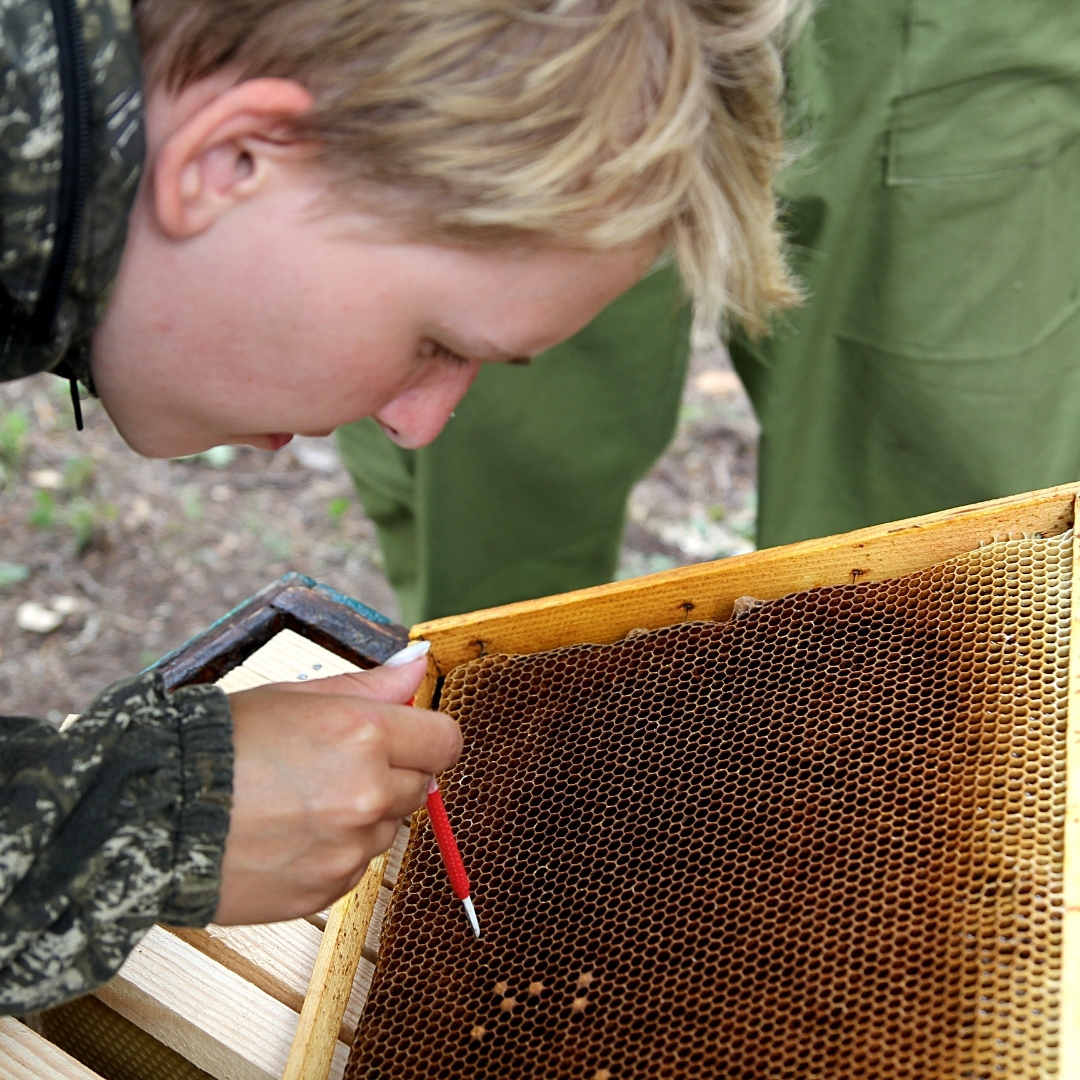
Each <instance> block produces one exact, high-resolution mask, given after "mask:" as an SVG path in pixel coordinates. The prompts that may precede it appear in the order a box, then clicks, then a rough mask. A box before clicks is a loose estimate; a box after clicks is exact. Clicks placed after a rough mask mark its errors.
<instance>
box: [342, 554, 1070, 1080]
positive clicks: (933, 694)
mask: <svg viewBox="0 0 1080 1080" xmlns="http://www.w3.org/2000/svg"><path fill="white" fill-rule="evenodd" d="M1071 549H1072V541H1071V534H1065V535H1064V536H1060V537H1054V538H1049V539H1043V538H1039V537H1036V538H1034V539H1021V540H1006V541H1000V542H997V543H993V544H988V545H987V546H985V547H982V548H980V549H979V550H977V551H974V552H971V553H970V554H967V555H964V556H961V557H959V558H956V559H953V560H951V561H949V562H947V563H943V564H942V565H939V566H936V567H932V568H930V569H927V570H924V571H921V572H919V573H915V574H911V575H909V576H906V577H902V578H896V579H893V580H891V581H884V582H872V583H866V584H855V585H846V586H838V587H833V588H819V589H812V590H809V591H807V592H803V593H798V594H795V595H792V596H789V597H786V598H785V599H782V600H776V601H773V602H770V603H767V604H764V605H762V606H756V607H755V606H754V605H752V604H748V605H742V608H741V609H740V610H742V611H743V614H741V615H739V616H738V617H736V618H735V619H733V620H732V621H731V622H728V623H725V624H719V623H705V622H695V623H683V624H680V625H676V626H671V627H667V628H665V629H661V630H656V631H649V632H644V631H639V632H635V633H633V634H631V635H629V636H628V637H627V638H626V639H624V640H623V641H621V642H618V643H616V644H614V645H607V646H596V645H580V646H573V647H568V648H561V649H556V650H553V651H550V652H545V653H537V654H534V655H528V656H488V657H484V658H482V659H479V660H476V661H474V662H471V663H468V664H464V665H462V666H461V667H459V668H457V669H455V670H454V671H452V672H451V673H450V674H449V675H448V676H447V677H446V680H445V683H444V686H443V690H442V696H441V703H440V708H442V709H443V710H444V711H446V712H448V713H450V714H451V715H453V716H455V717H457V718H458V720H459V721H460V722H461V724H462V727H463V728H464V730H465V734H466V753H465V756H464V758H463V760H462V762H461V764H460V765H459V766H458V767H457V769H456V770H455V771H454V772H453V773H451V774H448V775H446V776H444V777H443V778H442V786H443V790H444V795H445V799H446V803H447V806H448V809H449V812H450V816H451V819H452V820H453V821H454V823H455V827H456V830H457V835H458V840H459V842H460V844H461V848H462V853H463V855H464V858H465V862H466V865H467V866H468V867H469V871H470V876H471V878H472V882H473V897H474V900H475V902H476V906H477V910H478V912H479V915H480V920H481V923H482V925H483V928H484V936H483V938H482V939H481V940H480V941H476V940H474V939H473V938H472V936H471V934H470V933H469V932H468V929H467V926H466V924H465V920H464V918H463V917H462V915H461V912H460V906H459V905H458V904H457V901H456V900H455V899H454V897H453V895H452V893H451V892H450V889H449V887H448V885H447V883H446V877H445V873H444V871H443V869H442V866H441V865H440V862H439V856H438V852H437V850H436V846H435V842H434V839H433V837H432V835H431V831H430V828H429V826H428V824H427V822H426V819H425V818H424V817H423V815H422V814H421V815H419V816H418V818H417V821H416V823H415V828H414V831H413V837H412V839H411V842H410V846H409V850H408V852H407V854H406V857H405V863H404V865H403V867H402V870H401V874H400V876H399V879H398V885H397V889H396V892H395V896H394V899H393V902H392V904H391V908H390V911H389V913H388V916H387V920H386V923H385V924H384V931H383V944H382V947H381V949H380V953H379V961H378V970H377V973H376V977H375V982H374V985H373V988H372V994H371V997H370V999H369V1002H368V1006H367V1009H366V1011H365V1013H364V1016H363V1019H362V1023H361V1026H360V1029H359V1031H358V1033H357V1039H356V1044H355V1046H354V1049H353V1054H352V1057H351V1060H350V1063H349V1070H348V1073H347V1075H348V1076H349V1077H350V1078H351V1080H391V1078H393V1080H407V1078H412V1077H424V1078H425V1080H426V1078H430V1077H455V1078H456V1077H462V1078H466V1077H467V1078H486V1077H492V1078H494V1077H499V1078H517V1077H536V1078H540V1077H543V1078H552V1080H555V1078H559V1080H561V1078H582V1080H627V1078H630V1077H634V1078H641V1080H644V1078H650V1080H651V1078H654V1077H680V1078H681V1077H703V1078H716V1077H725V1078H733V1080H734V1078H737V1080H779V1078H789V1077H790V1078H799V1080H811V1078H817V1077H821V1078H828V1080H845V1078H848V1077H864V1078H867V1080H877V1078H882V1080H885V1078H901V1077H909V1078H912V1080H915V1078H919V1080H922V1078H926V1077H972V1078H983V1077H986V1078H989V1077H995V1078H996V1077H1009V1078H1012V1077H1017V1078H1019V1077H1024V1078H1028V1077H1030V1078H1035V1077H1046V1076H1048V1075H1054V1074H1055V1073H1056V1071H1057V1070H1056V1044H1057V985H1058V978H1059V967H1060V916H1061V891H1060V890H1061V870H1062V856H1063V830H1064V802H1065V725H1066V701H1067V695H1066V681H1067V679H1066V676H1067V666H1068V656H1067V653H1068V630H1069V595H1070V572H1071Z"/></svg>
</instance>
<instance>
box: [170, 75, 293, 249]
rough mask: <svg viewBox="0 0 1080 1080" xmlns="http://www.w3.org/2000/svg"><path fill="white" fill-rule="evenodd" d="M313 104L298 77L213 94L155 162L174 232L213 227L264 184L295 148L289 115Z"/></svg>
mask: <svg viewBox="0 0 1080 1080" xmlns="http://www.w3.org/2000/svg"><path fill="white" fill-rule="evenodd" d="M313 104H314V98H313V97H312V95H311V92H310V91H308V90H307V89H305V88H304V87H303V86H301V85H300V84H299V83H297V82H293V81H292V80H291V79H248V80H246V81H244V82H241V83H237V84H236V85H235V86H231V87H229V88H228V89H227V90H224V91H222V92H221V93H220V94H217V95H216V96H215V97H213V98H211V99H210V101H208V102H207V103H206V104H205V105H204V106H202V107H201V108H200V109H199V110H198V111H197V112H195V113H194V114H193V115H192V116H190V117H189V118H188V119H187V120H186V121H185V122H184V123H183V124H181V125H180V127H179V128H177V130H176V131H174V132H173V133H172V134H171V135H170V136H169V138H168V139H167V140H166V142H165V143H164V145H163V146H162V148H161V153H160V154H159V155H158V158H157V161H156V162H155V163H154V177H153V198H154V208H155V211H156V216H157V220H158V224H159V225H160V226H161V229H162V231H163V232H164V233H165V234H166V235H167V236H170V237H172V238H173V239H178V240H179V239H184V238H185V237H189V236H195V235H197V234H198V233H201V232H203V231H204V230H206V229H208V228H209V227H210V226H211V225H213V224H214V222H215V221H217V220H218V218H220V217H221V216H222V215H223V214H225V213H227V212H228V211H229V210H230V209H231V208H232V207H233V206H236V205H237V204H238V203H240V202H243V201H244V200H245V199H247V198H249V197H250V196H252V195H253V194H255V193H256V192H257V191H259V190H260V188H262V186H263V185H264V184H265V183H266V181H267V178H268V176H269V174H270V172H271V170H272V169H273V167H274V165H275V164H276V163H277V162H279V161H281V160H282V158H283V157H285V156H289V155H290V154H294V153H295V151H296V149H297V144H296V143H293V142H289V141H288V140H287V139H286V138H285V137H284V135H285V130H286V124H287V123H288V121H289V120H291V119H293V118H294V117H297V116H299V115H300V114H302V113H305V112H307V110H308V109H310V108H311V106H312V105H313Z"/></svg>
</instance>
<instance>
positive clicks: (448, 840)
mask: <svg viewBox="0 0 1080 1080" xmlns="http://www.w3.org/2000/svg"><path fill="white" fill-rule="evenodd" d="M427 812H428V817H429V818H430V819H431V831H432V832H433V833H434V834H435V841H436V843H437V844H438V845H439V854H441V855H442V860H443V865H444V866H445V867H446V876H447V877H448V878H449V879H450V888H452V889H453V890H454V895H455V896H456V897H457V898H458V899H459V900H460V901H461V903H462V906H463V907H464V908H465V918H467V919H468V920H469V925H470V926H471V927H472V932H473V933H474V934H475V935H476V936H477V937H479V936H480V920H479V919H477V917H476V908H474V907H473V902H472V900H470V899H469V875H468V874H467V873H466V872H465V863H463V862H462V861H461V852H460V851H459V850H458V846H457V841H456V840H455V839H454V830H453V829H452V828H451V826H450V818H449V817H447V815H446V807H445V806H444V805H443V801H442V792H440V791H439V785H438V782H437V781H436V780H435V777H432V778H431V783H430V784H428V789H427Z"/></svg>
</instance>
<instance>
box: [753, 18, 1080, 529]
mask: <svg viewBox="0 0 1080 1080" xmlns="http://www.w3.org/2000/svg"><path fill="white" fill-rule="evenodd" d="M789 72H790V75H789V85H790V101H791V106H792V123H793V125H794V126H795V127H796V129H797V131H798V133H799V135H800V137H801V139H802V140H803V147H804V156H803V157H802V158H801V159H800V160H798V161H797V162H796V163H795V164H794V165H793V166H792V167H790V168H789V170H788V171H787V173H786V175H785V176H784V177H783V179H782V184H781V188H782V194H783V195H784V197H785V199H786V200H787V204H788V217H789V221H790V228H791V238H792V241H793V244H794V253H795V266H796V269H797V270H798V272H799V273H800V275H801V276H802V278H803V280H804V281H805V283H806V286H807V289H808V292H809V302H808V303H807V304H806V306H805V307H803V308H801V309H799V310H797V311H794V312H792V313H790V314H788V315H786V316H785V317H784V319H783V320H781V321H780V322H779V323H778V326H777V329H776V331H775V333H774V335H773V336H772V337H771V338H770V339H768V340H767V341H765V342H764V343H763V344H760V345H756V346H753V347H749V346H748V345H747V344H746V343H745V342H742V341H739V342H736V343H735V344H734V346H733V349H732V352H733V358H734V360H735V362H736V366H737V368H738V371H739V374H740V375H741V376H742V378H743V381H744V383H745V384H746V386H747V389H748V390H749V392H750V395H751V397H752V399H753V402H754V405H755V408H756V410H757V413H758V416H759V418H760V421H761V425H762V441H761V457H760V492H759V521H758V527H759V542H760V544H761V545H762V546H768V545H773V544H782V543H787V542H789V541H793V540H799V539H804V538H807V537H812V536H822V535H827V534H830V533H835V532H841V531H844V530H847V529H854V528H858V527H861V526H865V525H870V524H873V523H876V522H882V521H889V520H893V519H896V518H902V517H906V516H908V515H913V514H921V513H926V512H928V511H932V510H938V509H942V508H946V507H950V506H957V505H961V504H964V503H969V502H974V501H977V500H980V499H989V498H994V497H998V496H1003V495H1009V494H1013V493H1016V492H1020V491H1025V490H1029V489H1032V488H1039V487H1044V486H1047V485H1050V484H1056V483H1062V482H1066V481H1071V480H1076V479H1077V478H1078V477H1080V6H1077V5H1076V4H1070V3H1062V2H1061V0H1025V2H1024V3H1016V2H1015V0H978V2H973V0H830V2H828V3H824V4H821V5H820V6H819V8H818V10H817V12H816V13H815V15H814V17H813V20H812V22H811V23H810V25H809V27H808V30H807V31H806V33H805V35H804V36H803V37H802V38H801V40H800V41H799V42H798V44H797V46H796V48H795V50H794V52H793V54H792V56H791V57H790V61H789Z"/></svg>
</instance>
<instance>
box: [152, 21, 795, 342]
mask: <svg viewBox="0 0 1080 1080" xmlns="http://www.w3.org/2000/svg"><path fill="white" fill-rule="evenodd" d="M792 2H793V0H138V2H137V4H136V8H135V12H136V17H137V21H138V25H139V31H140V36H141V39H142V45H143V52H144V59H145V62H146V67H147V75H148V81H149V82H150V83H151V84H155V83H164V84H165V85H166V86H168V87H169V88H170V89H173V90H179V89H181V88H183V87H184V86H186V85H188V84H190V83H192V82H194V81H196V80H198V79H200V78H203V77H205V76H208V75H210V74H213V73H214V72H217V71H220V70H229V71H235V73H236V75H237V78H238V79H244V78H252V77H256V76H277V77H282V78H290V79H295V80H297V81H299V82H301V83H303V84H304V85H305V86H307V87H308V88H309V89H310V90H311V91H312V92H313V93H314V95H315V98H316V104H315V106H314V108H313V109H312V110H311V112H310V113H309V114H308V115H306V116H305V117H304V118H303V119H302V121H301V122H300V125H299V128H298V131H297V135H298V136H299V137H305V138H311V139H313V140H315V142H316V144H317V146H318V147H319V151H318V152H319V154H320V155H321V158H322V160H323V162H324V163H325V165H326V166H328V167H329V170H330V175H331V176H332V178H333V187H334V189H335V190H336V191H337V192H338V193H339V194H345V195H346V196H348V195H349V194H350V190H351V189H353V190H355V191H356V192H357V193H360V192H362V191H363V190H365V189H366V190H368V191H370V190H371V186H372V185H376V186H377V187H389V188H392V189H396V190H398V191H399V192H404V193H406V195H410V196H416V197H415V198H407V199H406V200H405V203H404V205H406V206H407V207H408V210H407V211H405V212H404V214H405V217H404V225H405V227H406V228H407V230H408V231H409V233H410V235H414V236H417V237H419V238H423V239H434V240H440V239H442V240H448V241H450V242H462V243H497V242H504V241H512V242H521V241H526V242H538V243H552V244H556V245H565V246H577V247H582V246H584V247H589V248H595V249H608V248H616V247H619V246H622V245H629V244H634V243H639V242H642V241H645V240H647V239H653V238H655V239H658V240H660V241H661V242H662V243H663V244H664V245H665V246H666V248H667V249H668V250H669V251H670V252H671V253H672V255H673V256H674V258H675V260H676V261H677V263H678V267H679V270H680V272H681V274H682V278H683V281H684V282H685V284H686V287H687V289H688V291H689V292H690V294H691V296H692V298H693V299H694V300H695V302H696V304H697V306H698V311H699V314H700V315H702V316H703V317H704V318H705V319H706V320H716V319H719V318H721V317H722V316H724V315H725V314H732V315H734V316H735V317H736V318H737V319H739V320H740V321H741V322H742V324H743V325H744V326H745V328H746V329H747V330H748V331H750V332H751V333H757V332H760V331H762V330H763V329H764V327H765V325H766V320H767V319H768V316H769V313H770V312H771V311H773V310H774V309H775V308H778V307H783V306H786V305H789V304H791V303H793V302H794V301H795V300H796V299H797V290H796V289H795V288H794V287H793V285H792V281H791V278H790V277H789V275H788V271H787V269H786V266H785V263H784V259H783V256H782V241H781V237H780V233H779V229H778V226H777V217H776V205H775V199H774V195H773V188H772V184H773V176H774V173H775V171H776V169H777V167H778V165H779V164H780V162H781V156H782V144H781V123H780V97H781V76H780V65H779V60H778V55H777V49H776V47H775V39H776V36H777V34H778V32H780V31H781V29H782V28H783V26H784V24H785V20H786V19H787V18H788V16H789V13H790V8H791V6H792ZM384 205H386V204H384ZM389 205H394V202H393V200H391V201H390V203H389Z"/></svg>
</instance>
